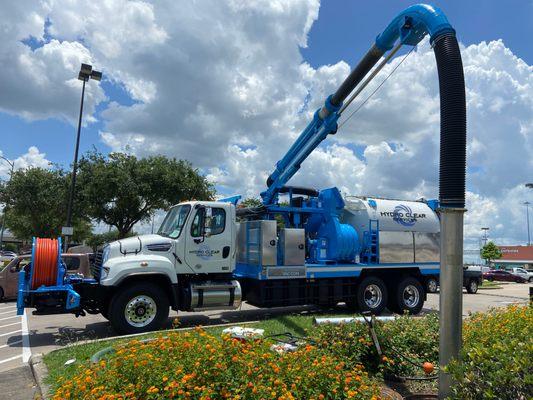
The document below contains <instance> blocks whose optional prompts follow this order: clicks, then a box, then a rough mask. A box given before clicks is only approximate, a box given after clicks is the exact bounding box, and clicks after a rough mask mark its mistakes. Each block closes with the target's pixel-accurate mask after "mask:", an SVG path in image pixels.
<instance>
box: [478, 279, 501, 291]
mask: <svg viewBox="0 0 533 400" xmlns="http://www.w3.org/2000/svg"><path fill="white" fill-rule="evenodd" d="M501 288H502V287H501V286H500V284H499V283H498V282H494V281H492V282H491V281H487V280H484V281H483V284H482V285H481V286H479V289H480V290H481V289H501Z"/></svg>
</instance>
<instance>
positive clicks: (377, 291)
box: [356, 276, 388, 314]
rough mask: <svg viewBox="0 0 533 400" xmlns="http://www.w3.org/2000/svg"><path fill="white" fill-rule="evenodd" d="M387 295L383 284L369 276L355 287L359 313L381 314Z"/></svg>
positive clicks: (378, 279)
mask: <svg viewBox="0 0 533 400" xmlns="http://www.w3.org/2000/svg"><path fill="white" fill-rule="evenodd" d="M387 300H388V293H387V287H386V286H385V283H384V282H383V281H382V280H381V279H380V278H377V277H374V276H369V277H368V278H365V279H363V281H362V282H361V283H360V284H359V286H358V287H357V293H356V301H357V308H358V310H359V311H361V312H364V311H370V312H371V313H372V314H381V312H382V311H383V309H384V308H385V307H386V305H387Z"/></svg>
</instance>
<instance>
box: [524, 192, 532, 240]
mask: <svg viewBox="0 0 533 400" xmlns="http://www.w3.org/2000/svg"><path fill="white" fill-rule="evenodd" d="M530 204H531V203H530V202H529V201H524V205H525V206H526V221H527V223H526V225H527V245H528V246H531V234H530V232H529V205H530Z"/></svg>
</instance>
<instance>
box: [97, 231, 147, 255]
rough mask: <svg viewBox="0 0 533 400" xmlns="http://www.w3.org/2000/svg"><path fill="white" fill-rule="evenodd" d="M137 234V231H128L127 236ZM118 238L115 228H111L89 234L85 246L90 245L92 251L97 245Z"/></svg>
mask: <svg viewBox="0 0 533 400" xmlns="http://www.w3.org/2000/svg"><path fill="white" fill-rule="evenodd" d="M135 235H137V232H129V233H128V235H127V236H135ZM117 239H120V238H119V234H118V231H117V230H116V229H112V230H110V231H108V232H102V233H93V234H91V236H90V237H89V238H88V239H87V246H89V247H92V248H93V250H94V251H96V250H97V249H98V247H100V246H102V245H103V244H105V243H109V242H113V241H115V240H117Z"/></svg>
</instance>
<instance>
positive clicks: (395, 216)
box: [392, 204, 416, 226]
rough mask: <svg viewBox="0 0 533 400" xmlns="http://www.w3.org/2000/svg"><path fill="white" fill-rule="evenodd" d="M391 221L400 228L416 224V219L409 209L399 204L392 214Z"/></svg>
mask: <svg viewBox="0 0 533 400" xmlns="http://www.w3.org/2000/svg"><path fill="white" fill-rule="evenodd" d="M392 220H393V221H394V222H396V223H398V224H400V225H402V226H413V225H414V224H416V217H415V216H414V215H413V210H411V208H410V207H408V206H406V205H403V204H400V205H399V206H396V207H395V208H394V211H393V212H392Z"/></svg>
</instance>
